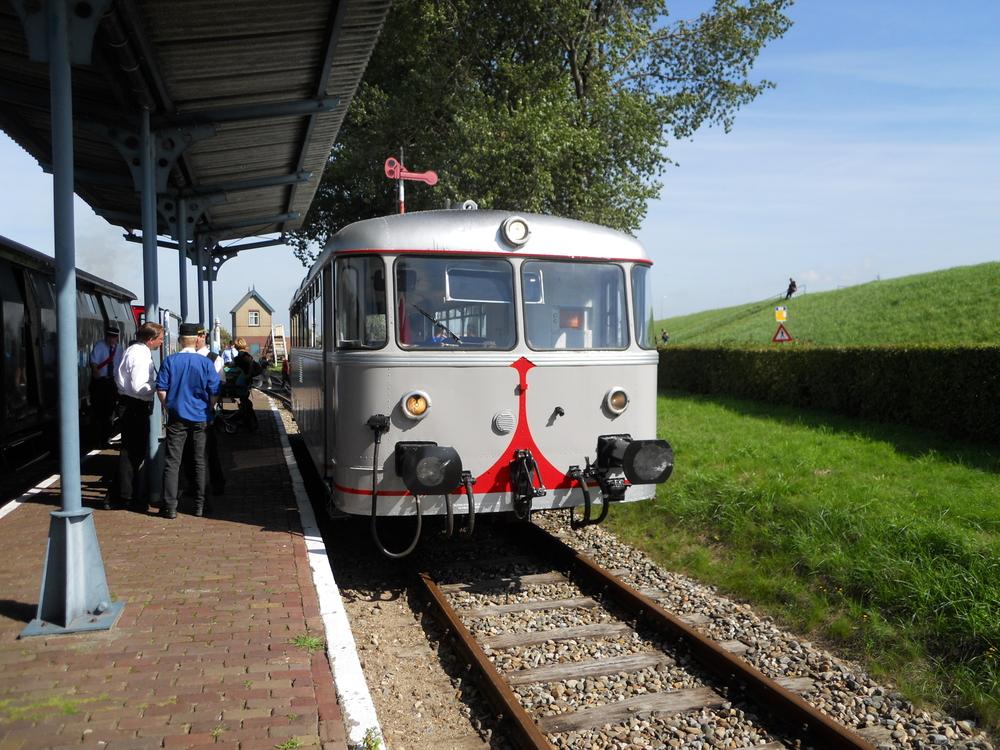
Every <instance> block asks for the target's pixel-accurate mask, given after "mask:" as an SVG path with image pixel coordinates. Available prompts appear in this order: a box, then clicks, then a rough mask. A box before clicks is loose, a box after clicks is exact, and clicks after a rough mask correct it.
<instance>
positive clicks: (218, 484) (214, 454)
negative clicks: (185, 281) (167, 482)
mask: <svg viewBox="0 0 1000 750" xmlns="http://www.w3.org/2000/svg"><path fill="white" fill-rule="evenodd" d="M207 335H208V334H207V332H206V331H205V329H204V328H200V329H199V330H198V354H200V355H201V356H203V357H208V359H209V361H211V362H212V364H213V365H215V374H216V375H218V376H219V380H220V381H221V380H222V378H223V377H225V376H224V375H223V374H222V368H223V363H222V355H221V354H217V353H216V352H213V351H212V350H211V348H210V347H209V346H208V342H207V341H206V336H207ZM212 416H213V420H212V423H211V424H210V425H209V426H208V433H207V434H206V435H205V448H206V453H205V460H206V461H208V483H209V485H210V486H211V487H212V494H213V495H224V494H225V492H226V477H225V474H223V472H222V461H220V460H219V443H218V434H217V433H216V431H215V420H214V416H215V415H214V413H213V415H212Z"/></svg>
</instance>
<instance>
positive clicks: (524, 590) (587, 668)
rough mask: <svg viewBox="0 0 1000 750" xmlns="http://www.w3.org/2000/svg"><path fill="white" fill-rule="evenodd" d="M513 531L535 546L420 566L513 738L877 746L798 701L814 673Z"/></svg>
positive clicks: (534, 532) (543, 745)
mask: <svg viewBox="0 0 1000 750" xmlns="http://www.w3.org/2000/svg"><path fill="white" fill-rule="evenodd" d="M515 531H516V534H517V536H518V537H519V538H518V540H517V543H516V546H517V548H519V549H525V548H527V549H530V550H531V552H530V554H527V555H525V554H509V555H504V556H500V557H495V558H493V559H486V560H484V559H478V560H476V561H475V563H474V564H471V565H466V566H464V567H463V566H460V565H451V566H449V567H447V568H444V569H442V570H441V572H439V573H438V574H437V575H435V574H434V573H432V572H429V571H427V570H425V571H422V572H420V573H419V575H418V579H419V588H420V590H421V591H422V592H423V595H424V596H425V598H426V601H427V602H428V605H429V607H430V610H431V612H432V614H433V615H434V616H435V617H436V618H437V619H438V620H439V621H440V622H441V623H442V624H443V625H444V626H445V627H446V629H447V631H448V633H449V634H450V636H451V638H452V640H453V644H454V647H455V648H456V649H457V650H458V652H459V653H460V655H461V657H462V658H463V659H465V660H466V662H467V663H468V665H469V667H470V670H471V671H472V672H473V673H474V674H475V675H476V677H477V679H478V682H479V684H480V686H481V690H482V692H483V694H484V695H485V696H486V697H487V698H488V699H489V701H490V703H491V705H492V707H493V711H494V712H495V718H496V721H497V722H498V727H499V728H498V730H497V731H498V732H502V733H503V735H504V736H506V737H507V738H508V739H509V740H510V741H512V742H513V744H514V745H515V746H517V747H521V748H531V749H532V750H538V749H544V750H549V749H551V748H557V747H559V748H570V747H573V748H575V747H580V748H582V747H615V748H618V747H650V748H657V747H664V748H666V747H681V746H688V745H686V744H682V743H685V742H687V741H689V740H692V739H694V738H695V736H702V735H704V742H705V745H704V746H705V747H732V748H739V747H751V746H753V747H764V748H766V750H776V749H777V748H783V747H789V748H791V747H818V748H839V749H843V750H848V749H849V750H860V749H861V748H868V749H873V748H874V747H875V745H874V744H872V743H870V742H869V741H868V740H866V739H865V738H863V737H861V736H859V735H857V734H855V733H853V732H851V731H850V730H848V729H847V728H846V727H844V726H841V725H840V724H838V723H836V722H834V721H833V720H831V719H830V718H829V717H827V716H826V715H824V714H822V713H820V712H819V711H818V710H816V709H815V708H813V707H812V706H811V705H809V704H808V703H807V702H806V701H805V700H803V699H802V698H801V697H800V695H799V694H800V693H803V692H807V691H809V690H811V689H812V687H813V681H812V679H810V678H809V677H788V678H781V679H777V680H772V679H770V678H768V677H767V676H765V675H764V674H763V673H761V672H760V671H759V670H757V669H755V668H754V667H753V666H751V665H750V664H749V663H748V662H747V661H745V660H744V659H743V658H741V656H740V653H741V652H742V651H745V650H746V645H745V644H742V643H740V642H739V641H728V642H717V641H715V640H713V639H712V638H709V637H707V636H705V635H703V634H702V633H700V632H699V631H698V629H697V626H698V625H699V624H700V622H699V619H698V618H697V617H694V618H692V617H688V618H683V617H677V616H675V615H673V614H671V613H670V612H668V611H667V610H666V609H664V608H663V607H661V606H660V605H659V604H658V603H657V601H656V599H657V596H658V592H657V591H656V590H651V589H648V590H640V589H637V588H633V587H632V586H629V585H628V584H627V583H626V582H625V581H623V580H622V579H621V578H620V577H618V576H616V575H615V574H614V572H612V571H606V570H604V569H602V568H601V567H600V566H598V565H597V564H596V563H594V562H593V561H592V560H591V559H590V558H588V557H587V556H586V555H582V554H580V553H578V552H576V551H574V550H573V549H571V548H570V547H568V546H567V545H565V544H564V543H562V542H561V541H560V540H558V539H557V538H555V537H553V536H552V535H550V534H548V533H547V532H545V531H543V530H542V529H540V528H538V527H537V526H533V525H530V524H527V525H524V524H522V525H518V526H516V527H515ZM512 546H513V545H512ZM524 571H534V572H524ZM703 619H704V618H703ZM564 644H571V647H565V645H564ZM762 721H764V722H766V723H761V722H762ZM739 738H743V742H745V744H741V742H740V739H739ZM671 740H673V742H671Z"/></svg>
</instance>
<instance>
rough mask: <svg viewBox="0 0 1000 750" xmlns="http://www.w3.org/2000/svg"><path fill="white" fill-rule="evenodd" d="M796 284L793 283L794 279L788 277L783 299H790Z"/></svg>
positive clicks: (796, 286)
mask: <svg viewBox="0 0 1000 750" xmlns="http://www.w3.org/2000/svg"><path fill="white" fill-rule="evenodd" d="M798 288H799V287H798V285H797V284H796V283H795V279H793V278H789V279H788V291H787V292H785V299H791V298H792V295H793V294H795V290H796V289H798Z"/></svg>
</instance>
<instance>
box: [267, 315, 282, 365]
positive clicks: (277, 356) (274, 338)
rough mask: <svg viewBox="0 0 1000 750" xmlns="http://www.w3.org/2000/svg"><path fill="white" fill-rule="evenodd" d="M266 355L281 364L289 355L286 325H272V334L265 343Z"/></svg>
mask: <svg viewBox="0 0 1000 750" xmlns="http://www.w3.org/2000/svg"><path fill="white" fill-rule="evenodd" d="M264 356H265V357H267V358H268V359H269V360H271V361H272V362H274V363H275V364H280V363H281V362H283V361H284V360H285V359H287V357H288V349H287V348H286V347H285V326H284V325H283V324H281V323H279V324H278V325H273V326H271V335H270V336H268V338H267V343H266V344H265V345H264Z"/></svg>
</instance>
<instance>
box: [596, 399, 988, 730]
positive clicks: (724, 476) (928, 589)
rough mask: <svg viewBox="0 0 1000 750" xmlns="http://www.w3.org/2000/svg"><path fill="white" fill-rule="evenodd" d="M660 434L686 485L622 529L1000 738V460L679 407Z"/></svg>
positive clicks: (674, 404)
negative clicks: (969, 719) (973, 721)
mask: <svg viewBox="0 0 1000 750" xmlns="http://www.w3.org/2000/svg"><path fill="white" fill-rule="evenodd" d="M658 422H659V431H660V434H661V435H662V436H664V437H667V438H668V439H669V440H670V441H671V443H672V444H673V446H674V449H675V453H676V465H677V468H676V470H675V473H674V475H673V477H671V479H670V480H669V481H668V482H667V483H666V484H665V485H663V486H662V487H661V488H660V491H659V493H658V495H657V497H656V500H655V501H654V502H651V503H639V504H636V505H629V506H623V507H620V508H616V509H615V511H614V512H612V513H611V515H610V517H609V523H610V526H611V527H612V529H614V530H615V531H616V532H617V533H619V534H620V535H622V536H623V538H626V539H628V540H629V541H631V542H632V543H633V544H636V545H637V546H639V547H642V548H643V549H645V550H647V551H648V552H649V553H650V554H651V555H652V556H653V557H654V558H656V559H658V560H659V561H661V562H663V563H665V564H666V565H668V566H670V567H672V568H674V569H681V570H684V571H686V572H688V573H689V574H691V575H693V576H694V577H696V578H698V579H700V580H703V581H707V582H710V583H713V584H716V585H718V586H719V587H720V588H721V589H723V590H725V591H727V592H729V593H731V594H734V595H736V596H738V597H741V598H745V599H747V600H749V601H751V602H753V603H754V604H755V605H756V606H758V607H760V608H761V609H763V610H764V611H766V612H768V613H770V614H772V615H774V616H775V617H776V618H777V619H778V620H780V621H782V622H783V623H785V624H786V625H789V626H791V627H792V628H793V629H795V630H797V631H799V632H800V633H803V634H806V635H807V636H808V637H810V638H813V639H817V638H818V639H820V640H823V641H825V642H827V643H829V644H832V645H833V646H835V647H836V648H837V649H838V650H839V651H841V652H842V653H846V654H848V655H850V656H853V657H855V658H860V659H862V660H863V661H864V662H865V663H866V664H867V666H868V668H869V670H870V671H871V673H872V674H874V675H876V676H877V677H881V678H883V679H889V680H892V681H894V682H896V683H897V684H899V686H900V687H901V689H902V690H903V692H904V693H905V694H907V695H908V696H909V697H910V698H911V699H912V700H914V701H917V702H923V701H929V702H931V703H934V704H938V705H942V706H944V707H945V708H947V709H948V710H950V711H952V712H954V713H957V714H959V715H961V716H966V717H973V718H975V719H976V720H978V721H979V722H980V723H981V724H982V725H984V727H986V728H987V729H988V731H991V732H992V734H993V735H994V736H997V735H1000V654H998V648H1000V450H996V449H992V450H991V449H988V448H985V447H977V446H974V445H964V446H963V445H957V444H955V443H954V442H952V441H948V440H947V439H945V438H939V437H937V436H936V435H934V434H933V433H928V432H926V431H918V430H913V429H907V428H903V427H892V426H884V425H872V424H868V423H865V422H861V421H858V420H853V419H848V418H840V417H836V416H830V415H824V414H819V413H804V412H802V411H799V410H795V409H785V408H781V407H774V406H769V405H763V404H757V403H754V402H747V401H738V400H735V399H726V398H708V397H702V396H691V395H685V394H679V393H671V394H668V395H661V396H660V398H659V418H658Z"/></svg>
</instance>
